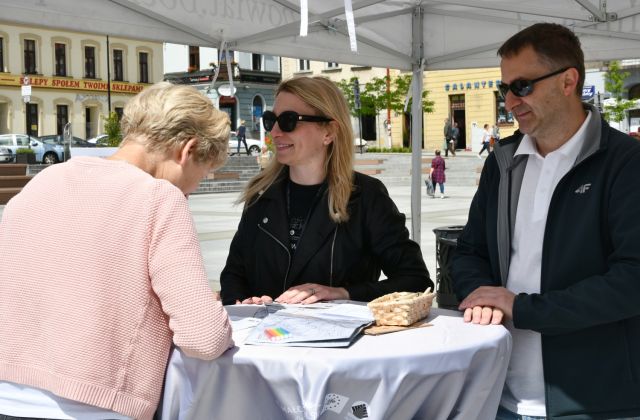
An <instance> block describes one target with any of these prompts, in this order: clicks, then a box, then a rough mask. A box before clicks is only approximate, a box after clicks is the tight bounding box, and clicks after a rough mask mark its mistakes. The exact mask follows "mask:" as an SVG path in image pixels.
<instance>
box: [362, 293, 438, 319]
mask: <svg viewBox="0 0 640 420" xmlns="http://www.w3.org/2000/svg"><path fill="white" fill-rule="evenodd" d="M435 295H436V294H435V293H431V288H428V289H427V290H426V291H425V292H424V293H410V292H395V293H389V294H388V295H384V296H380V297H379V298H377V299H374V300H372V301H371V302H369V303H368V304H367V306H368V307H369V309H371V312H372V313H373V317H374V318H375V319H376V325H411V324H413V323H415V322H417V321H420V320H421V319H423V318H426V317H427V315H429V310H430V309H431V302H432V301H433V297H434V296H435Z"/></svg>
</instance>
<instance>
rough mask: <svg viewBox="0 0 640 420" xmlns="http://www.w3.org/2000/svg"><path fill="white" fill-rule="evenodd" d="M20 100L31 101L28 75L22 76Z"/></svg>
mask: <svg viewBox="0 0 640 420" xmlns="http://www.w3.org/2000/svg"><path fill="white" fill-rule="evenodd" d="M22 100H23V101H24V103H26V104H28V103H29V101H31V79H29V76H24V77H23V78H22Z"/></svg>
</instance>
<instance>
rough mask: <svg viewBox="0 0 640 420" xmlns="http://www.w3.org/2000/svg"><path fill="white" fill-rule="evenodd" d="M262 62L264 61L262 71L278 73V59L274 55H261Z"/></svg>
mask: <svg viewBox="0 0 640 420" xmlns="http://www.w3.org/2000/svg"><path fill="white" fill-rule="evenodd" d="M262 60H263V61H264V66H263V70H264V71H272V72H274V73H280V58H279V57H276V56H275V55H266V54H265V55H263V56H262Z"/></svg>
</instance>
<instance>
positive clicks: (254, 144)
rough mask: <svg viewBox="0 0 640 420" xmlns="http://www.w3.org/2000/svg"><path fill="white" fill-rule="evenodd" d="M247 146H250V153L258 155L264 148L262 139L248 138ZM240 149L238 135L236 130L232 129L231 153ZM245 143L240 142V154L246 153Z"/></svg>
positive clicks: (230, 137)
mask: <svg viewBox="0 0 640 420" xmlns="http://www.w3.org/2000/svg"><path fill="white" fill-rule="evenodd" d="M246 140H247V147H248V148H249V153H250V154H251V156H258V155H259V154H260V150H262V143H260V140H256V139H250V138H247V139H246ZM237 151H238V136H237V135H236V133H235V131H232V132H231V134H230V135H229V154H231V155H234V154H236V152H237ZM245 153H246V151H245V150H244V144H242V143H240V154H241V155H243V154H245Z"/></svg>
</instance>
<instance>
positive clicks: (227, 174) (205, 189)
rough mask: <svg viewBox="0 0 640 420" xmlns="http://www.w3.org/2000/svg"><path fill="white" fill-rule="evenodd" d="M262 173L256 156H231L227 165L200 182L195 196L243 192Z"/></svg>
mask: <svg viewBox="0 0 640 420" xmlns="http://www.w3.org/2000/svg"><path fill="white" fill-rule="evenodd" d="M259 172H260V165H259V164H258V161H257V159H256V156H246V155H239V156H229V158H228V159H227V161H226V162H225V164H224V165H223V166H222V167H220V168H218V169H216V170H215V171H212V172H211V173H209V175H207V177H206V178H205V179H203V180H202V181H201V182H200V186H199V187H198V189H197V190H196V191H195V193H194V194H202V193H215V192H238V191H242V190H243V189H244V187H245V186H246V185H247V182H248V181H249V180H250V179H251V178H253V177H254V176H255V175H257V174H258V173H259Z"/></svg>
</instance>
